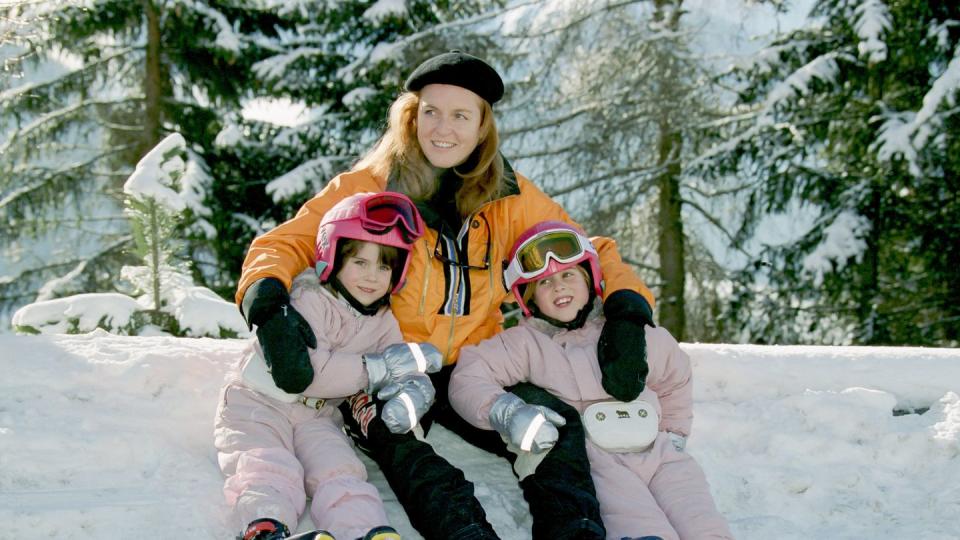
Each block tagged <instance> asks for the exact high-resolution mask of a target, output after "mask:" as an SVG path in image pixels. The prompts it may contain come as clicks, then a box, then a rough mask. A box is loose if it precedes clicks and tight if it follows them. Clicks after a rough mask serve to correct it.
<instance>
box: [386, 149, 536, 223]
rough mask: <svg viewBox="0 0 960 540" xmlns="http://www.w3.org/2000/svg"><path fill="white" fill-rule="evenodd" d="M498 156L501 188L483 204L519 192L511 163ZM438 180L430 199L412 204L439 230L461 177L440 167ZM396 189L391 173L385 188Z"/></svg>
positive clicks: (424, 219)
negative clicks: (499, 159)
mask: <svg viewBox="0 0 960 540" xmlns="http://www.w3.org/2000/svg"><path fill="white" fill-rule="evenodd" d="M500 158H501V159H503V189H502V190H501V193H500V195H499V196H498V197H497V198H496V199H493V200H491V201H488V202H487V203H485V204H484V205H483V206H486V205H488V204H490V203H492V202H494V201H498V200H500V199H504V198H506V197H510V196H512V195H519V194H520V184H519V182H518V181H517V173H516V171H515V170H514V169H513V165H511V164H510V162H509V161H507V158H505V157H503V154H500ZM438 182H439V186H440V187H438V188H437V191H436V192H435V193H434V194H433V195H432V196H431V197H430V199H428V200H416V201H414V204H416V205H417V209H418V210H419V211H420V215H421V217H422V218H423V221H424V223H426V224H427V227H430V228H431V229H433V230H436V231H439V230H440V225H441V223H443V220H444V209H445V208H446V207H447V206H449V205H450V204H451V203H452V204H453V205H454V206H455V205H456V203H455V202H453V198H454V197H455V196H456V189H460V185H461V184H462V183H463V179H462V178H461V177H460V175H458V174H457V173H456V171H455V170H454V169H452V168H451V169H441V170H439V171H438ZM444 186H446V187H447V188H448V189H444ZM454 186H455V187H456V189H454V190H452V191H451V190H449V188H450V187H454ZM397 189H398V187H397V185H396V182H395V180H394V178H393V175H391V177H390V178H388V179H387V185H386V190H387V191H396V190H397ZM454 229H459V227H454Z"/></svg>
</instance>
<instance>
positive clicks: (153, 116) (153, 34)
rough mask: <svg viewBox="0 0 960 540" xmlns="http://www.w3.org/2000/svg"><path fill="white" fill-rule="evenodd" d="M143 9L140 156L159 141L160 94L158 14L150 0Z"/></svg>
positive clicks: (147, 0)
mask: <svg viewBox="0 0 960 540" xmlns="http://www.w3.org/2000/svg"><path fill="white" fill-rule="evenodd" d="M143 11H144V14H145V15H146V18H147V58H146V73H145V78H144V81H143V95H144V114H143V118H144V120H143V147H142V148H141V149H140V157H142V156H144V155H145V154H146V153H147V152H149V151H150V149H151V148H153V147H154V146H156V145H157V143H159V142H160V139H161V138H162V137H161V133H160V128H161V124H160V119H161V114H160V96H161V95H162V93H163V92H162V80H163V76H162V72H161V66H160V15H159V14H158V13H157V8H156V6H154V5H153V1H152V0H143Z"/></svg>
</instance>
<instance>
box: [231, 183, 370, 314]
mask: <svg viewBox="0 0 960 540" xmlns="http://www.w3.org/2000/svg"><path fill="white" fill-rule="evenodd" d="M382 190H383V189H382V186H380V185H379V184H378V182H377V181H376V180H375V179H374V178H373V177H371V176H370V175H369V174H368V173H366V172H365V171H359V172H353V173H345V174H341V175H339V176H337V177H336V178H334V179H333V180H331V181H330V182H328V183H327V185H326V187H324V188H323V189H322V190H321V191H320V193H317V194H316V195H315V196H314V197H313V198H312V199H310V200H309V201H307V202H306V204H304V205H303V206H302V207H300V211H298V212H297V215H296V216H294V217H293V219H291V220H289V221H286V222H284V223H282V224H280V225H278V226H277V227H275V228H273V229H272V230H270V231H268V232H267V233H265V234H263V235H261V236H258V237H257V238H255V239H254V240H253V242H252V243H251V244H250V249H249V250H248V251H247V255H246V257H245V258H244V260H243V269H242V270H241V273H240V280H239V282H238V283H237V293H236V295H235V297H234V299H235V301H236V303H237V305H240V303H241V302H242V301H243V294H244V293H245V292H246V290H247V287H249V286H250V284H252V283H253V282H254V281H257V280H258V279H261V278H265V277H274V278H277V279H279V280H280V281H282V282H283V284H284V285H285V286H286V287H287V290H289V289H290V285H291V283H292V282H293V278H294V277H296V276H297V274H299V273H300V272H302V271H303V270H304V269H306V268H307V267H309V266H313V264H314V262H315V261H314V255H315V253H316V238H317V228H318V227H319V226H320V220H321V219H322V218H323V215H324V214H325V213H326V212H327V210H329V209H330V208H332V207H333V205H335V204H337V203H338V202H340V201H341V200H342V199H344V198H346V197H348V196H350V195H352V194H354V193H359V192H362V191H382Z"/></svg>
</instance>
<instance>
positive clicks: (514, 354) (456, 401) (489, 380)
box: [448, 329, 530, 429]
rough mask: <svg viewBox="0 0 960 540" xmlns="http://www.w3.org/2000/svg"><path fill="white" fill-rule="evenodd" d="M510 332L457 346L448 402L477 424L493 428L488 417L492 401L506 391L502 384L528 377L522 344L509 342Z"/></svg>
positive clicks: (527, 367) (509, 383)
mask: <svg viewBox="0 0 960 540" xmlns="http://www.w3.org/2000/svg"><path fill="white" fill-rule="evenodd" d="M511 330H513V329H511ZM511 334H513V332H511V331H506V332H501V333H500V334H497V335H495V336H493V337H491V338H488V339H486V340H484V341H481V342H480V343H478V344H476V345H469V346H467V347H464V348H463V349H461V350H460V358H459V359H458V360H457V363H456V365H455V367H454V368H453V374H451V376H450V386H449V388H448V394H449V398H450V405H451V406H452V407H453V410H455V411H456V412H457V414H459V415H460V416H461V417H463V419H464V420H466V421H467V422H470V423H471V424H473V425H474V426H476V427H478V428H481V429H493V427H492V426H491V425H490V420H489V419H488V416H489V414H490V407H491V406H492V405H493V402H494V401H496V400H497V398H498V397H500V396H501V395H503V394H504V393H506V391H505V390H504V387H506V386H512V385H514V384H517V383H519V382H523V381H526V380H527V379H528V377H529V371H530V366H529V362H528V361H527V355H526V353H525V348H522V347H513V346H510V343H509V341H510V339H509V338H510V337H511Z"/></svg>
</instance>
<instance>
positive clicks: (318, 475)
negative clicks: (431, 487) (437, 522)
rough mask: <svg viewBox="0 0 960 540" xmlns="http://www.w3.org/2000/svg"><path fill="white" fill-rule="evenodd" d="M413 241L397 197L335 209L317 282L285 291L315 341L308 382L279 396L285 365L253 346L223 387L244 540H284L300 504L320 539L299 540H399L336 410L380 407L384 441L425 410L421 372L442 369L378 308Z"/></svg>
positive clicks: (223, 427) (223, 423) (417, 229)
mask: <svg viewBox="0 0 960 540" xmlns="http://www.w3.org/2000/svg"><path fill="white" fill-rule="evenodd" d="M421 232H422V222H421V221H420V217H419V214H417V212H416V208H415V207H414V206H413V203H412V202H410V200H409V199H407V198H406V197H405V196H403V195H400V194H394V193H389V192H384V193H377V194H368V193H362V194H358V195H354V196H352V197H349V198H347V199H345V200H343V201H341V202H340V203H339V204H337V205H336V206H334V207H333V208H332V209H331V210H330V211H329V212H327V214H326V215H325V217H324V219H323V221H322V223H321V225H320V229H319V232H318V235H317V238H318V240H317V263H316V272H315V271H314V269H312V268H311V269H309V270H307V271H306V272H304V273H303V274H301V275H300V276H298V277H297V278H296V279H295V281H294V284H293V288H292V290H291V293H290V303H291V305H292V306H293V307H294V308H295V309H296V311H294V310H292V309H291V310H289V311H290V312H291V313H297V312H299V313H300V314H302V318H298V319H297V320H296V321H293V323H294V324H302V325H307V326H308V327H309V329H310V330H312V331H313V334H314V335H316V336H317V341H318V342H317V343H316V346H315V347H314V348H313V349H312V350H311V351H310V363H311V365H312V369H313V372H314V374H313V377H312V383H311V384H310V385H309V386H308V387H307V388H306V389H304V390H303V391H302V392H301V393H299V394H290V393H287V392H285V391H284V390H282V389H281V388H280V386H281V385H282V384H283V383H282V381H283V377H284V376H285V375H287V374H286V373H285V371H284V370H285V369H287V368H288V366H282V365H268V361H267V360H266V359H265V358H264V356H263V353H262V350H261V349H260V348H259V344H258V343H254V344H253V346H252V347H251V349H250V350H249V352H248V354H246V355H245V357H244V358H243V359H242V361H241V363H240V365H239V369H238V370H237V372H236V373H234V374H233V376H232V377H230V380H228V382H227V385H226V386H225V388H224V390H223V396H222V399H221V402H220V406H219V409H218V411H217V416H216V423H215V432H214V435H215V444H216V447H217V450H218V461H219V463H220V467H221V469H222V470H223V473H224V475H225V476H226V482H225V485H224V493H225V495H226V498H227V502H228V503H229V504H230V505H231V507H232V509H233V512H234V514H235V517H236V519H237V524H238V526H244V525H246V526H245V528H244V529H243V533H242V535H241V537H240V538H242V539H243V540H278V539H281V538H287V537H289V535H290V530H296V527H297V523H298V521H299V518H300V515H301V514H302V513H303V511H304V508H305V506H306V500H307V497H308V496H309V497H312V499H313V500H312V503H311V505H310V517H311V518H312V520H313V523H314V524H315V525H316V526H317V527H319V528H320V529H321V530H318V531H314V532H311V533H306V534H305V535H304V538H310V539H321V540H336V539H339V540H355V539H359V538H363V539H364V540H390V539H399V538H400V536H399V534H397V532H396V531H395V530H394V529H392V528H390V527H389V526H388V521H387V515H386V511H385V509H384V506H383V501H382V500H381V498H380V495H379V494H378V492H377V489H376V488H375V487H374V486H373V485H371V484H370V483H368V482H367V481H366V479H367V476H366V470H365V468H364V466H363V463H362V462H361V461H360V459H359V458H358V457H357V455H356V454H355V452H354V448H353V445H352V443H351V442H350V439H349V438H348V437H347V436H346V434H345V433H344V432H343V417H342V415H341V412H340V410H339V409H338V407H337V406H338V404H340V403H341V402H343V401H344V400H345V399H346V398H349V397H351V396H353V395H354V394H357V395H358V396H364V395H366V394H369V395H376V396H377V397H378V398H380V399H382V400H386V401H387V403H386V404H385V405H384V406H383V407H382V412H381V418H382V419H383V421H384V423H386V424H387V426H388V428H389V429H390V431H392V432H395V433H405V432H407V431H409V430H411V429H413V428H415V427H416V426H417V423H418V421H419V419H420V417H421V416H422V415H423V414H424V413H425V412H426V410H427V409H428V408H429V406H430V404H431V403H432V402H433V398H434V389H433V385H432V384H431V382H430V379H429V377H427V376H426V375H425V373H426V372H435V371H438V370H439V369H440V367H441V363H442V358H441V355H440V353H439V351H437V350H436V349H435V348H434V347H433V346H431V345H429V344H424V345H419V344H413V343H403V337H402V335H401V333H400V329H399V326H398V324H397V320H396V319H395V318H394V317H393V315H392V313H391V312H390V309H389V305H388V302H389V297H390V294H391V292H394V291H396V290H397V289H398V288H399V287H400V286H401V285H402V282H403V279H404V276H405V273H406V269H407V264H408V255H409V251H410V246H411V244H412V243H413V242H414V241H415V240H416V238H417V237H419V235H420V234H421ZM284 308H286V306H284ZM308 331H309V330H308ZM358 392H361V393H359V394H358ZM362 392H365V393H362Z"/></svg>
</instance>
